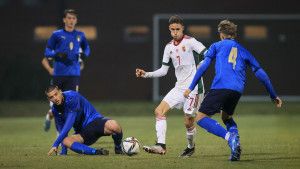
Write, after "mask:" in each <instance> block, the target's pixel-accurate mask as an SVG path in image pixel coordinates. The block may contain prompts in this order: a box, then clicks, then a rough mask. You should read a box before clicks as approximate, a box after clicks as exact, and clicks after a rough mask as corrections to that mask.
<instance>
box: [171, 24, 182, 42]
mask: <svg viewBox="0 0 300 169" xmlns="http://www.w3.org/2000/svg"><path fill="white" fill-rule="evenodd" d="M169 30H170V33H171V36H172V37H173V39H174V40H176V41H178V40H180V39H182V36H183V30H184V26H183V25H181V24H178V23H173V24H171V25H169Z"/></svg>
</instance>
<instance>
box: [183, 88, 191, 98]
mask: <svg viewBox="0 0 300 169" xmlns="http://www.w3.org/2000/svg"><path fill="white" fill-rule="evenodd" d="M190 93H191V90H190V89H186V90H185V91H184V93H183V96H184V97H185V98H188V97H189V95H190Z"/></svg>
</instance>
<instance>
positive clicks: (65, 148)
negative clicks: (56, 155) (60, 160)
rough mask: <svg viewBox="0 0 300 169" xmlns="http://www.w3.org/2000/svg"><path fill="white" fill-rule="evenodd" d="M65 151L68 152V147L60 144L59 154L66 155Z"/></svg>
mask: <svg viewBox="0 0 300 169" xmlns="http://www.w3.org/2000/svg"><path fill="white" fill-rule="evenodd" d="M67 152H68V148H67V147H66V146H65V145H63V144H61V152H60V155H67Z"/></svg>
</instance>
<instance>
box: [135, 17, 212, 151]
mask: <svg viewBox="0 0 300 169" xmlns="http://www.w3.org/2000/svg"><path fill="white" fill-rule="evenodd" d="M169 30H170V33H171V36H172V38H173V40H172V41H171V42H169V43H168V44H167V45H166V47H165V50H164V54H163V60H162V66H161V68H160V69H158V70H156V71H153V72H146V71H144V70H143V69H140V68H137V69H136V76H137V77H141V78H155V77H161V76H165V75H166V74H167V72H168V70H169V66H170V64H171V62H172V64H173V66H174V68H175V75H176V78H177V82H176V84H175V87H174V88H173V89H172V90H171V91H170V92H169V93H168V94H167V95H166V96H165V97H164V99H163V100H162V101H161V103H160V104H159V105H158V107H157V108H156V109H155V116H156V125H155V127H156V136H157V143H156V144H155V145H153V146H144V147H143V149H144V150H145V151H146V152H149V153H154V154H165V153H166V131H167V122H166V113H167V112H168V111H169V110H170V109H172V108H178V109H181V108H182V109H183V111H184V121H185V126H186V130H187V132H186V134H187V142H188V145H187V148H186V149H185V150H184V151H183V153H182V154H181V155H180V156H181V157H189V156H191V155H192V154H193V153H194V151H195V143H194V137H195V134H196V128H195V126H194V117H195V113H196V112H197V111H198V108H199V103H201V102H202V99H203V93H204V88H203V80H201V81H200V82H201V83H200V84H198V85H199V87H196V88H195V90H193V91H192V92H191V94H190V95H189V97H188V98H185V97H184V96H183V93H184V91H185V89H186V88H188V87H189V84H190V83H191V82H192V80H193V77H194V75H195V73H196V71H197V70H196V69H197V65H196V62H195V58H194V54H193V52H196V53H198V54H201V55H202V54H203V53H204V52H205V51H206V48H205V46H204V45H203V44H202V43H201V42H199V41H197V40H196V39H195V38H193V37H189V36H187V35H184V33H183V31H184V25H183V20H182V19H181V18H180V17H179V16H177V15H174V16H171V17H170V19H169ZM198 88H199V89H200V92H198Z"/></svg>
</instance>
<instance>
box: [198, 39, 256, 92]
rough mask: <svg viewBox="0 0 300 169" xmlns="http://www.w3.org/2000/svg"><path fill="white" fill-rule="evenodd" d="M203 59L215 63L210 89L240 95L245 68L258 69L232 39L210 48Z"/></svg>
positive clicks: (247, 54) (243, 85) (248, 55)
mask: <svg viewBox="0 0 300 169" xmlns="http://www.w3.org/2000/svg"><path fill="white" fill-rule="evenodd" d="M204 57H209V58H211V59H212V60H213V59H216V63H215V78H214V80H213V83H212V86H211V89H231V90H235V91H238V92H240V93H242V92H243V91H244V87H245V82H246V69H247V66H250V67H251V68H252V71H254V72H255V71H256V70H258V69H260V65H259V63H258V62H257V61H256V59H255V58H254V57H253V56H252V55H251V54H250V52H248V51H247V50H246V49H245V48H244V47H242V46H241V45H240V44H239V43H238V42H236V41H235V40H233V39H224V40H222V41H219V42H216V43H214V44H212V45H211V46H210V48H209V49H208V51H207V53H206V54H205V56H204Z"/></svg>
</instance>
